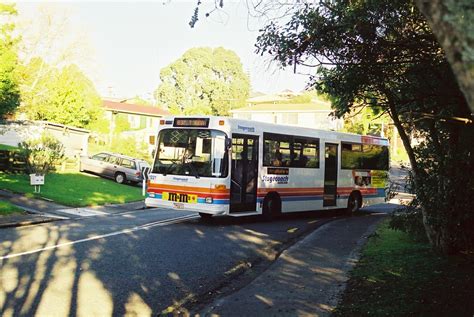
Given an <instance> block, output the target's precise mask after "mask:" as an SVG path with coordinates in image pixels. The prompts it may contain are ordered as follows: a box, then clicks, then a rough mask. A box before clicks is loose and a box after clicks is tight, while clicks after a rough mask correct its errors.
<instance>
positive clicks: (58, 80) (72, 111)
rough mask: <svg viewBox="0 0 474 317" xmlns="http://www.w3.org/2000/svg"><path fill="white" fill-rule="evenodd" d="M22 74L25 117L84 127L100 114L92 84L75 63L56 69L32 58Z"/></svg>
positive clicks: (96, 94) (98, 98)
mask: <svg viewBox="0 0 474 317" xmlns="http://www.w3.org/2000/svg"><path fill="white" fill-rule="evenodd" d="M22 77H23V78H22V98H23V103H22V110H23V111H24V112H25V113H26V114H27V116H28V118H29V119H32V120H45V121H51V122H56V123H61V124H65V125H72V126H76V127H80V128H84V127H88V126H89V125H90V124H91V123H92V122H94V121H95V120H97V119H98V118H99V117H100V116H101V114H102V113H101V111H102V110H101V107H100V104H101V99H100V97H99V95H98V93H97V91H96V90H95V87H94V85H93V83H92V82H91V81H90V80H89V79H88V78H87V77H86V76H85V75H84V73H82V71H81V70H80V69H79V68H78V67H77V66H75V65H69V66H66V67H63V68H62V69H58V68H55V67H52V66H50V65H48V64H46V63H45V62H44V61H43V60H42V59H40V58H34V59H32V60H31V62H30V63H29V64H28V65H26V66H24V67H23V69H22Z"/></svg>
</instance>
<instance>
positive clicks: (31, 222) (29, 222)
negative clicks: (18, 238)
mask: <svg viewBox="0 0 474 317" xmlns="http://www.w3.org/2000/svg"><path fill="white" fill-rule="evenodd" d="M58 220H64V219H55V218H47V219H38V220H24V221H20V222H10V223H0V229H6V228H15V227H25V226H32V225H39V224H43V223H49V222H53V221H58Z"/></svg>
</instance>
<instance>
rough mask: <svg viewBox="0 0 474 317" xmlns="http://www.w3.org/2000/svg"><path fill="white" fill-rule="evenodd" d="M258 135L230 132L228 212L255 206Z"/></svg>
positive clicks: (240, 210)
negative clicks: (230, 155) (230, 166)
mask: <svg viewBox="0 0 474 317" xmlns="http://www.w3.org/2000/svg"><path fill="white" fill-rule="evenodd" d="M257 183H258V136H253V135H243V134H232V169H231V185H230V212H231V213H236V212H249V211H255V210H256V208H257Z"/></svg>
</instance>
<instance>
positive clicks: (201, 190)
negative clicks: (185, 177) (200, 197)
mask: <svg viewBox="0 0 474 317" xmlns="http://www.w3.org/2000/svg"><path fill="white" fill-rule="evenodd" d="M148 188H150V189H159V190H181V191H193V192H197V193H213V194H228V193H229V189H227V188H226V189H217V188H206V187H191V186H175V185H164V184H148Z"/></svg>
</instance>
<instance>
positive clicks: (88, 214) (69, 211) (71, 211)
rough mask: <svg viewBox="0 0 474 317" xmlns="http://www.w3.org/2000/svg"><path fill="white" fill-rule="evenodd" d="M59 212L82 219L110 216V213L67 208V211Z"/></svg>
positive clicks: (60, 210)
mask: <svg viewBox="0 0 474 317" xmlns="http://www.w3.org/2000/svg"><path fill="white" fill-rule="evenodd" d="M56 211H57V212H61V213H66V214H70V215H74V216H81V217H92V216H103V215H108V213H106V212H103V211H98V210H94V209H89V208H67V209H58V210H56Z"/></svg>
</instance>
